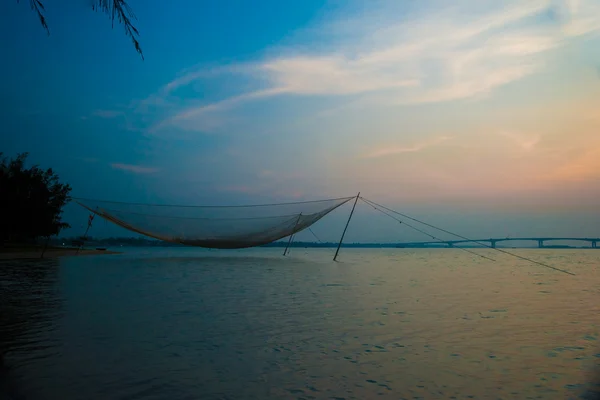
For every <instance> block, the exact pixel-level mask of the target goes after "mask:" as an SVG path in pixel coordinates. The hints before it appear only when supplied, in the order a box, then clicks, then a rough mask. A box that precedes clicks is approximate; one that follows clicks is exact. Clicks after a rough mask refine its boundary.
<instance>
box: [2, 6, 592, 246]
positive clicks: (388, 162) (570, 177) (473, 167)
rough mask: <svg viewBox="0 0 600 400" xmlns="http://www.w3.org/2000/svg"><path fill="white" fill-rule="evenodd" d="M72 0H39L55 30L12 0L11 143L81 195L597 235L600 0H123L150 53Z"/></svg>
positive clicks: (8, 19) (7, 92)
mask: <svg viewBox="0 0 600 400" xmlns="http://www.w3.org/2000/svg"><path fill="white" fill-rule="evenodd" d="M69 4H71V6H70V7H69V6H66V5H65V4H59V3H58V2H47V4H46V8H47V13H46V14H47V18H48V23H49V25H50V32H51V34H50V36H47V35H46V33H45V32H44V30H43V29H42V28H41V27H40V25H39V22H38V21H37V19H36V16H35V14H34V13H33V12H32V11H31V10H30V9H29V5H28V2H20V3H17V2H16V1H7V2H3V4H2V5H0V20H1V21H0V22H1V23H0V30H1V35H2V38H3V40H2V44H1V45H0V51H1V52H2V59H3V60H9V61H8V62H3V63H2V66H1V67H0V68H1V69H0V71H1V72H2V79H0V85H1V86H0V89H1V90H0V93H1V94H0V124H1V126H2V130H3V131H4V132H5V133H3V134H2V136H1V137H0V151H3V152H4V153H6V154H8V155H13V154H16V153H17V152H21V151H28V152H30V154H31V161H32V162H35V163H39V164H41V165H42V166H52V167H53V168H55V169H56V170H57V171H58V172H59V174H60V175H61V177H63V178H64V179H65V180H66V181H68V182H69V183H71V185H72V186H73V188H74V191H73V195H75V196H81V197H92V198H101V199H112V200H122V201H140V202H160V203H170V202H173V203H188V204H189V203H192V204H203V203H229V204H231V203H238V204H239V203H247V202H252V203H256V202H264V201H268V202H271V201H288V200H297V199H319V198H329V197H338V196H349V195H352V194H355V193H356V192H358V191H359V190H360V191H362V192H363V194H364V195H365V197H369V198H372V199H374V200H376V201H379V202H383V203H385V204H388V205H390V206H394V207H396V208H400V209H403V210H406V211H413V212H415V213H417V214H418V215H419V216H430V217H431V218H429V219H432V218H433V219H435V220H437V221H440V223H446V224H450V227H455V229H457V230H459V231H460V230H461V228H462V229H464V230H468V231H469V232H471V233H473V234H478V233H481V234H483V233H484V232H488V231H490V230H494V229H495V228H496V227H500V226H502V228H501V229H500V228H498V230H501V231H502V232H498V235H500V236H503V235H506V234H513V235H516V234H521V233H522V234H524V235H528V234H530V233H533V232H532V231H533V230H536V232H537V231H540V232H542V231H544V234H549V235H553V234H557V235H563V234H576V233H581V234H590V235H594V234H595V235H600V233H599V232H597V226H599V225H598V223H599V222H600V221H599V219H600V218H599V217H598V215H599V213H598V208H597V198H598V196H600V179H599V178H600V136H599V135H598V130H599V128H600V117H599V116H600V111H598V110H600V107H599V105H600V100H599V99H600V52H598V48H600V47H599V45H600V40H599V36H598V34H599V33H600V2H599V1H598V0H551V1H550V0H548V1H544V0H539V1H538V0H532V1H527V2H523V1H506V2H493V1H488V0H484V1H466V0H462V1H458V2H452V5H449V3H448V2H445V1H441V0H432V1H419V2H406V1H369V2H364V1H344V2H341V1H310V0H308V1H296V2H279V1H271V0H261V1H258V2H247V1H241V0H240V1H222V2H218V3H215V2H208V1H183V0H182V1H178V2H177V3H176V5H172V4H170V3H169V4H168V3H166V2H159V1H153V0H148V1H144V2H141V1H135V0H131V1H130V5H131V6H132V8H133V9H134V10H135V12H136V15H137V17H138V21H137V23H136V26H137V27H138V28H139V30H140V41H141V45H142V49H143V51H144V55H145V61H142V60H141V59H140V57H139V56H138V55H137V54H136V52H135V51H134V49H133V46H132V45H131V42H130V41H129V39H128V38H127V37H126V36H125V35H124V33H123V30H122V28H121V26H120V25H118V24H115V27H114V29H111V25H110V20H109V19H108V18H107V16H105V15H103V14H100V13H94V12H93V11H92V10H91V9H89V7H88V5H87V3H86V2H76V1H74V2H70V3H69ZM69 215H75V214H69ZM365 215H367V214H365ZM449 215H452V217H450V216H449ZM73 218H74V217H73ZM465 221H468V222H465ZM506 221H512V222H511V223H510V224H507V223H506ZM550 221H551V223H550ZM500 222H501V223H502V224H500ZM334 225H335V224H334ZM378 226H379V225H378ZM490 227H492V228H490ZM321 229H322V232H324V234H329V229H328V228H327V227H326V226H324V227H323V228H321ZM336 229H337V228H335V229H333V228H331V232H332V233H331V234H332V235H333V232H335V231H336ZM384 231H385V232H387V231H386V230H380V229H376V227H374V226H373V227H371V228H369V229H367V232H364V233H363V236H357V240H370V239H373V240H375V239H376V238H380V237H381V235H382V234H381V232H384ZM546 231H547V232H546ZM377 232H379V233H377ZM386 235H387V233H386ZM407 238H408V237H407ZM408 239H416V237H414V238H413V237H410V238H408Z"/></svg>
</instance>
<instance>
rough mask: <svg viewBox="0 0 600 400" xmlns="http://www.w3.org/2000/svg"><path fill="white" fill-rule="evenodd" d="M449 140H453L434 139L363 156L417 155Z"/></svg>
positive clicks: (387, 147)
mask: <svg viewBox="0 0 600 400" xmlns="http://www.w3.org/2000/svg"><path fill="white" fill-rule="evenodd" d="M449 139H451V138H450V137H448V136H441V137H438V138H434V139H432V140H428V141H425V142H421V143H417V144H414V145H412V146H406V147H402V146H401V147H396V146H386V147H383V148H381V149H377V150H374V151H371V152H369V153H367V154H365V155H363V156H362V158H379V157H385V156H391V155H396V154H402V153H416V152H419V151H421V150H425V149H427V148H429V147H432V146H437V145H439V144H441V143H443V142H445V141H447V140H449Z"/></svg>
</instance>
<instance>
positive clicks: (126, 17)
mask: <svg viewBox="0 0 600 400" xmlns="http://www.w3.org/2000/svg"><path fill="white" fill-rule="evenodd" d="M92 9H93V10H96V11H98V10H99V11H102V12H104V13H106V14H108V15H110V17H111V21H112V24H113V27H114V23H115V19H116V20H118V21H119V22H120V23H121V24H122V25H123V27H124V28H125V34H126V35H127V36H129V38H131V41H132V42H133V46H134V47H135V50H136V51H137V52H138V53H139V54H140V56H141V57H142V60H143V59H144V53H143V52H142V48H141V46H140V42H139V41H138V39H137V37H138V36H139V34H140V33H139V32H138V30H137V28H136V27H135V26H134V25H133V23H132V20H136V19H137V18H136V16H135V14H134V12H133V9H132V8H131V7H130V6H129V4H127V2H125V0H93V1H92Z"/></svg>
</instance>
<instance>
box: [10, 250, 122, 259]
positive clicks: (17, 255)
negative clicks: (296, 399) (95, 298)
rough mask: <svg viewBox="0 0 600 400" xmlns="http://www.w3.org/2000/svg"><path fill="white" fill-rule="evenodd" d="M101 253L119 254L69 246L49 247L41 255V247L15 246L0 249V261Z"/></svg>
mask: <svg viewBox="0 0 600 400" xmlns="http://www.w3.org/2000/svg"><path fill="white" fill-rule="evenodd" d="M101 254H121V253H120V252H117V251H111V250H96V249H81V250H79V252H77V249H76V248H71V247H66V248H65V247H49V248H47V249H46V251H45V252H44V257H42V249H41V248H15V249H10V248H8V249H2V250H0V261H10V260H27V259H29V260H33V259H36V260H44V259H48V258H58V257H79V256H92V255H101Z"/></svg>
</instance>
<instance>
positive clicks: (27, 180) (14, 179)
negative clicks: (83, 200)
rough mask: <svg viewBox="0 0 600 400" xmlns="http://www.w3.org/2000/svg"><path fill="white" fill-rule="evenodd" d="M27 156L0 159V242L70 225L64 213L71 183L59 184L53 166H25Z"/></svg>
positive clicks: (45, 233) (25, 238)
mask: <svg viewBox="0 0 600 400" xmlns="http://www.w3.org/2000/svg"><path fill="white" fill-rule="evenodd" d="M1 156H2V154H1V153H0V157H1ZM27 156H28V154H27V153H23V154H19V155H18V156H17V157H16V158H14V159H12V160H7V159H6V158H1V159H0V188H1V190H0V221H2V223H1V224H0V244H1V243H4V242H5V241H7V240H15V241H19V242H27V241H32V240H35V239H37V238H39V237H50V236H52V235H56V234H58V233H59V232H60V230H61V229H63V228H68V227H69V225H68V224H66V223H64V222H62V221H61V216H62V209H63V207H64V206H65V205H66V204H67V202H68V201H69V193H70V192H71V186H69V185H67V184H63V183H60V181H59V177H58V175H56V174H55V173H54V171H52V169H51V168H49V169H47V170H45V171H44V170H42V169H41V168H39V167H38V166H33V167H31V168H25V161H26V160H27Z"/></svg>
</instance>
